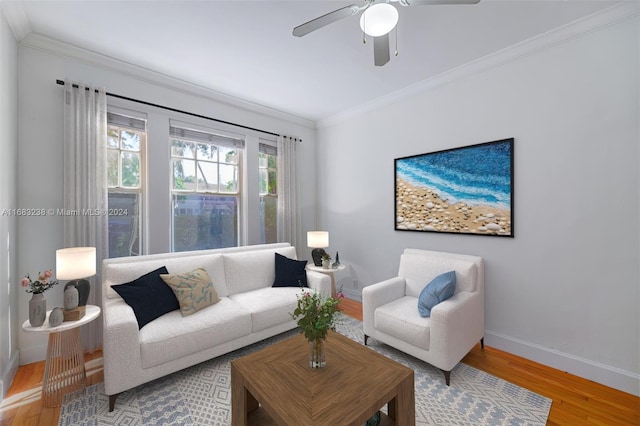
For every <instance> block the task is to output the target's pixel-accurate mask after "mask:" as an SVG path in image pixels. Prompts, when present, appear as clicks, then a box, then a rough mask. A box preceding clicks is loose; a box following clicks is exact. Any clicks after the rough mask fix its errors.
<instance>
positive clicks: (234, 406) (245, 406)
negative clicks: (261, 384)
mask: <svg viewBox="0 0 640 426" xmlns="http://www.w3.org/2000/svg"><path fill="white" fill-rule="evenodd" d="M259 406H260V404H259V403H258V401H257V400H256V399H255V398H254V397H253V395H251V393H250V392H249V391H248V390H247V388H246V387H245V384H244V380H243V379H242V377H240V374H238V372H237V371H236V369H235V367H234V366H233V363H231V425H232V426H246V425H247V424H248V416H249V413H250V412H252V411H254V410H256V409H257V408H258V407H259Z"/></svg>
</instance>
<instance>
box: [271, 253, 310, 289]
mask: <svg viewBox="0 0 640 426" xmlns="http://www.w3.org/2000/svg"><path fill="white" fill-rule="evenodd" d="M306 266H307V261H306V260H295V259H289V258H288V257H286V256H283V255H281V254H280V253H276V279H275V280H274V281H273V285H272V287H306V286H307V270H306V269H305V267H306Z"/></svg>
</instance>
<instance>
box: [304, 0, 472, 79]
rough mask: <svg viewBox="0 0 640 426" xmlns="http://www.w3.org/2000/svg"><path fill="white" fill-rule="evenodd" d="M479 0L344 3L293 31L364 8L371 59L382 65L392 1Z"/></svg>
mask: <svg viewBox="0 0 640 426" xmlns="http://www.w3.org/2000/svg"><path fill="white" fill-rule="evenodd" d="M479 2H480V0H365V3H364V5H362V6H358V5H357V4H352V5H349V6H345V7H342V8H340V9H337V10H334V11H333V12H329V13H327V14H326V15H322V16H320V17H318V18H315V19H312V20H311V21H309V22H305V23H304V24H302V25H298V26H297V27H295V28H294V29H293V35H294V36H296V37H303V36H305V35H307V34H309V33H310V32H313V31H315V30H318V29H320V28H322V27H324V26H326V25H329V24H331V23H333V22H336V21H339V20H341V19H344V18H348V17H349V16H353V15H356V14H358V13H360V12H362V11H364V12H363V13H362V16H360V28H362V31H363V32H364V33H365V34H366V35H368V36H370V37H373V62H374V64H375V65H376V66H382V65H384V64H386V63H387V62H389V59H390V55H389V33H390V32H391V30H393V29H394V28H395V26H396V24H397V23H398V10H397V9H396V8H395V6H393V5H392V4H391V3H399V4H400V5H401V6H425V5H436V4H476V3H479ZM396 54H397V53H396Z"/></svg>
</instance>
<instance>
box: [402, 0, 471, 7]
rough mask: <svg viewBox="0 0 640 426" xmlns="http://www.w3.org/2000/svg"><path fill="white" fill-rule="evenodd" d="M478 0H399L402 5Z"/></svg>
mask: <svg viewBox="0 0 640 426" xmlns="http://www.w3.org/2000/svg"><path fill="white" fill-rule="evenodd" d="M477 3H480V0H400V4H401V5H403V6H428V5H434V4H477Z"/></svg>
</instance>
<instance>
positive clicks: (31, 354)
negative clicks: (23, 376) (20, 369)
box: [20, 341, 47, 365]
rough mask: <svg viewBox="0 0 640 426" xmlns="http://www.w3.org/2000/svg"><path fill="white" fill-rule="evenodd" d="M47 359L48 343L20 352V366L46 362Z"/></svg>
mask: <svg viewBox="0 0 640 426" xmlns="http://www.w3.org/2000/svg"><path fill="white" fill-rule="evenodd" d="M46 357H47V342H46V341H45V343H44V344H43V345H35V346H30V347H28V348H24V349H21V350H20V365H25V364H31V363H32V362H39V361H44V360H45V358H46Z"/></svg>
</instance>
